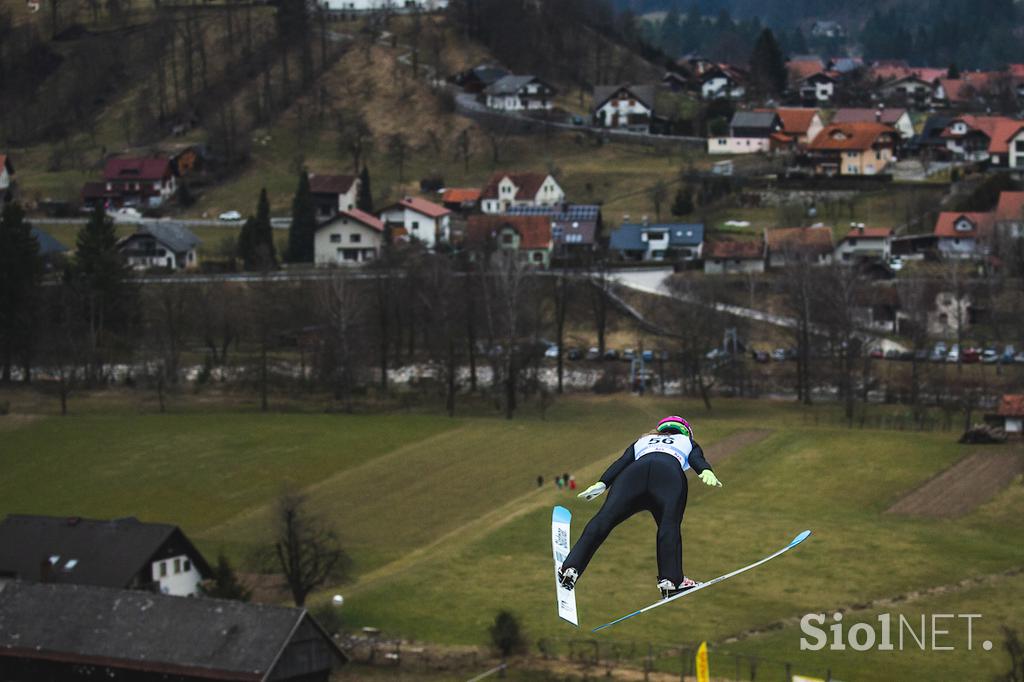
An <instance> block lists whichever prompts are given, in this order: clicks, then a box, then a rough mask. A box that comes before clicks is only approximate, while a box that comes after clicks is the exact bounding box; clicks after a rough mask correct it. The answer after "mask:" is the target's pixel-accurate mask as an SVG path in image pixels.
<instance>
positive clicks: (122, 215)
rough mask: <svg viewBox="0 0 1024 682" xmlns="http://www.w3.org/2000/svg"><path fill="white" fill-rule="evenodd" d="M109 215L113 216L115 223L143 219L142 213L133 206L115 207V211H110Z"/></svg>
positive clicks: (133, 221)
mask: <svg viewBox="0 0 1024 682" xmlns="http://www.w3.org/2000/svg"><path fill="white" fill-rule="evenodd" d="M107 215H109V216H110V217H111V218H113V219H114V222H115V223H137V222H141V221H142V214H141V213H140V212H139V210H138V209H135V208H132V207H131V206H124V207H123V208H115V209H114V210H113V211H109V212H108V213H107Z"/></svg>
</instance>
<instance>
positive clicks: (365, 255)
mask: <svg viewBox="0 0 1024 682" xmlns="http://www.w3.org/2000/svg"><path fill="white" fill-rule="evenodd" d="M383 243H384V223H383V222H381V221H380V220H379V219H378V218H377V217H376V216H373V215H370V214H369V213H366V212H365V211H360V210H359V209H358V208H353V209H352V210H350V211H341V212H339V213H338V214H337V215H336V216H334V217H333V218H331V219H329V220H327V221H326V222H324V223H321V224H320V226H319V227H318V228H317V229H316V235H315V237H314V239H313V261H314V262H315V263H316V264H317V265H318V266H330V265H358V264H359V263H366V262H369V261H372V260H374V259H376V258H377V257H378V256H379V255H380V249H381V246H382V245H383Z"/></svg>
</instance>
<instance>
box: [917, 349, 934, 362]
mask: <svg viewBox="0 0 1024 682" xmlns="http://www.w3.org/2000/svg"><path fill="white" fill-rule="evenodd" d="M929 355H930V353H928V351H927V350H925V349H924V348H922V349H921V350H919V351H915V352H914V357H913V359H915V360H917V361H918V362H924V361H926V360H927V359H928V357H929Z"/></svg>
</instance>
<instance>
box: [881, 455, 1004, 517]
mask: <svg viewBox="0 0 1024 682" xmlns="http://www.w3.org/2000/svg"><path fill="white" fill-rule="evenodd" d="M1022 471H1024V457H1022V456H1021V455H1017V454H1013V453H993V454H982V453H975V454H973V455H970V456H968V457H965V458H964V459H962V460H960V461H959V462H957V463H956V464H954V465H953V466H951V467H949V468H948V469H946V470H945V471H943V472H941V473H940V474H938V475H937V476H935V477H934V478H932V479H931V480H930V481H928V482H927V483H925V484H924V485H922V486H921V487H919V488H918V489H917V490H914V491H913V492H911V493H910V494H908V495H906V496H905V497H903V498H902V499H900V500H899V501H898V502H896V504H894V505H892V506H891V507H889V509H888V510H887V513H889V514H905V515H908V516H929V517H933V518H954V517H957V516H963V515H964V514H967V513H969V512H971V511H973V510H974V509H975V508H976V507H978V506H979V505H981V504H982V503H984V502H987V501H988V500H990V499H992V497H994V496H995V494H996V493H998V492H999V491H1000V490H1002V489H1003V488H1005V487H1006V486H1008V485H1009V484H1010V481H1012V480H1013V479H1014V477H1016V476H1017V474H1019V473H1021V472H1022Z"/></svg>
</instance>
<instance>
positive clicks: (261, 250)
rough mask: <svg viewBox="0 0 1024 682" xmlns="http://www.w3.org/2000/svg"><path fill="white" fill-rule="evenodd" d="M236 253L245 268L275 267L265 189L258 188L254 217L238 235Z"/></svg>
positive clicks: (268, 204)
mask: <svg viewBox="0 0 1024 682" xmlns="http://www.w3.org/2000/svg"><path fill="white" fill-rule="evenodd" d="M238 255H239V257H240V258H241V259H242V263H243V267H244V268H245V269H246V270H269V269H273V268H276V267H277V254H276V252H275V250H274V231H273V228H272V227H271V225H270V200H269V199H267V189H266V188H265V187H264V188H263V189H261V190H260V200H259V204H258V205H257V207H256V217H255V218H253V217H250V218H249V219H248V220H246V221H245V225H243V226H242V233H241V234H240V235H239V236H238Z"/></svg>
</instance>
